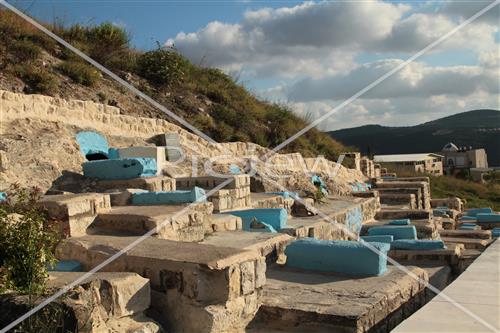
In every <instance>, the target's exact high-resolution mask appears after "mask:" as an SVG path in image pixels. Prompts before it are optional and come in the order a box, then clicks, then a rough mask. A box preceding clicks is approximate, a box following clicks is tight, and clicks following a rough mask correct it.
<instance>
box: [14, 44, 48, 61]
mask: <svg viewBox="0 0 500 333" xmlns="http://www.w3.org/2000/svg"><path fill="white" fill-rule="evenodd" d="M10 49H11V52H12V54H13V55H14V56H15V57H16V59H15V61H16V62H17V63H20V62H26V61H33V60H36V59H38V57H39V56H40V54H41V52H42V50H41V49H40V47H38V46H37V45H36V44H35V43H33V42H32V41H29V40H17V41H14V42H13V43H12V45H11V46H10Z"/></svg>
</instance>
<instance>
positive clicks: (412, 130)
mask: <svg viewBox="0 0 500 333" xmlns="http://www.w3.org/2000/svg"><path fill="white" fill-rule="evenodd" d="M328 133H329V134H330V135H331V136H332V137H333V138H334V139H335V140H337V141H340V142H341V143H343V144H345V145H349V146H355V147H358V148H359V149H360V151H361V152H362V153H364V154H406V153H425V152H439V151H440V150H441V149H442V148H443V146H444V145H445V144H446V143H448V142H453V143H454V144H456V145H457V146H459V147H460V146H467V147H469V146H472V147H473V148H485V149H486V153H487V154H488V164H489V165H490V166H500V110H489V109H484V110H473V111H468V112H463V113H459V114H455V115H453V116H449V117H445V118H440V119H437V120H433V121H430V122H427V123H423V124H420V125H416V126H409V127H387V126H380V125H366V126H360V127H354V128H348V129H341V130H337V131H331V132H328Z"/></svg>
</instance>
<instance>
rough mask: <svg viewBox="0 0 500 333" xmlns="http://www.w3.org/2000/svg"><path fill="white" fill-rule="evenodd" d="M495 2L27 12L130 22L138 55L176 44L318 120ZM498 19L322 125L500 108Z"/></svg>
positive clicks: (414, 119)
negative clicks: (155, 46)
mask: <svg viewBox="0 0 500 333" xmlns="http://www.w3.org/2000/svg"><path fill="white" fill-rule="evenodd" d="M490 1H491V0H488V1H457V2H441V1H412V2H384V1H338V2H332V1H321V2H314V1H310V2H295V1H293V2H292V1H259V2H252V1H244V2H228V1H188V2H186V1H184V2H179V1H168V2H167V1H165V2H162V1H142V2H138V1H135V2H134V1H131V2H128V1H125V2H123V1H122V2H118V1H112V0H111V1H103V2H102V1H101V2H96V1H78V2H69V4H68V3H66V4H62V3H61V2H59V1H52V2H51V1H44V2H41V3H37V4H35V5H34V6H32V7H31V8H30V9H29V11H30V13H31V14H32V15H34V16H35V17H40V18H42V19H43V18H45V19H46V18H47V17H49V16H50V15H51V14H52V17H54V16H58V17H64V18H66V20H69V21H71V22H74V21H78V22H82V21H83V22H85V20H87V21H90V22H99V21H112V22H114V23H115V24H118V25H123V26H124V27H125V28H126V29H127V30H129V31H130V33H131V34H132V36H133V37H134V38H133V42H134V44H135V45H136V46H137V47H139V48H143V49H147V48H151V47H152V46H154V41H158V42H160V43H161V44H165V45H174V46H175V47H176V48H177V49H178V50H179V51H180V52H181V53H183V54H184V55H185V56H187V57H188V58H189V59H190V60H192V61H193V62H194V63H197V64H203V65H207V66H215V67H219V68H221V69H223V70H224V71H226V72H228V73H230V74H231V75H234V76H235V77H238V79H239V81H240V82H241V83H243V84H244V85H245V86H247V87H248V88H249V89H251V90H252V91H253V92H254V93H255V94H257V95H259V96H261V97H263V98H266V99H268V100H271V101H278V102H281V103H286V104H287V105H289V106H290V107H291V108H292V109H293V110H294V111H295V112H297V113H298V114H301V115H303V116H307V117H310V118H314V117H318V116H320V115H322V114H324V113H326V112H328V111H329V110H331V109H332V108H333V107H335V106H336V105H338V104H340V103H341V102H342V101H344V100H345V99H347V98H349V97H350V96H352V95H353V94H355V93H356V92H358V91H359V90H360V89H362V88H364V87H365V86H366V85H368V84H370V83H371V82H373V81H374V80H376V79H378V78H379V77H380V76H382V75H384V74H385V73H386V72H388V71H390V70H392V69H393V68H394V67H396V66H398V65H399V64H401V63H402V62H404V61H405V60H406V59H407V58H409V57H411V56H412V55H414V54H415V53H417V52H419V51H420V50H421V49H423V48H425V47H426V46H427V45H429V44H430V43H432V42H433V41H435V40H436V39H438V38H440V37H441V36H443V35H444V34H446V33H448V32H449V31H451V30H452V29H454V28H455V27H456V26H457V25H459V24H460V23H461V22H463V21H464V20H466V19H467V18H469V17H470V16H472V15H474V14H475V13H476V12H478V11H479V10H481V9H482V8H484V7H486V6H487V5H488V4H489V3H490ZM12 3H15V2H12ZM499 17H500V6H496V7H494V8H493V9H491V10H490V11H489V12H487V13H485V14H484V15H483V16H481V17H479V18H478V19H477V20H475V21H474V22H473V23H471V24H469V25H467V26H466V27H464V28H463V29H462V30H460V31H459V32H457V33H456V34H454V35H453V36H451V37H450V38H449V39H447V40H446V41H445V42H443V43H442V44H440V45H439V46H437V47H436V48H435V49H433V50H432V51H430V52H428V53H426V54H425V55H423V56H422V57H420V58H418V59H417V60H416V61H414V62H412V63H411V64H409V65H408V66H406V67H405V68H404V69H402V70H401V71H400V72H398V73H397V74H395V75H394V76H392V77H390V78H389V79H387V80H385V81H384V82H382V83H381V84H379V85H377V86H376V87H375V88H374V89H373V90H370V91H369V92H368V93H366V94H365V95H363V96H361V98H360V99H358V100H356V101H354V102H353V103H351V104H349V105H348V106H346V107H345V108H343V109H341V110H339V111H338V112H337V113H335V114H333V115H332V116H331V117H330V118H328V119H327V120H325V121H324V122H323V123H322V124H320V126H319V127H320V128H321V129H324V130H332V129H339V128H346V127H353V126H360V125H364V124H373V123H378V124H383V125H393V126H403V125H413V124H417V123H421V122H424V121H428V120H433V119H436V118H439V117H442V116H446V115H450V114H454V113H458V112H463V111H467V110H470V109H475V108H495V109H499V108H500V106H499V103H500V101H499V89H500V87H499V86H500V81H499V80H500V73H499V68H500V67H499V65H500V53H499V52H500V51H499V45H498V44H499V40H500V33H499V31H498V30H499Z"/></svg>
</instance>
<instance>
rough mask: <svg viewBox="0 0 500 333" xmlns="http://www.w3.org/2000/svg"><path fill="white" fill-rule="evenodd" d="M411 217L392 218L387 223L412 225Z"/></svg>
mask: <svg viewBox="0 0 500 333" xmlns="http://www.w3.org/2000/svg"><path fill="white" fill-rule="evenodd" d="M410 224H411V223H410V219H400V220H392V221H389V223H387V225H410Z"/></svg>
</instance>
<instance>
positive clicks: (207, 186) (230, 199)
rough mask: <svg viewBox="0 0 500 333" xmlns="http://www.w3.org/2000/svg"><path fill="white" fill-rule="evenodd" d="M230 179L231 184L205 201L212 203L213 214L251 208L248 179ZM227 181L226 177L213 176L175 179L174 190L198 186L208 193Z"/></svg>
mask: <svg viewBox="0 0 500 333" xmlns="http://www.w3.org/2000/svg"><path fill="white" fill-rule="evenodd" d="M230 177H231V178H232V180H233V181H232V182H230V183H229V184H227V185H226V186H224V188H222V189H220V190H218V191H217V192H215V193H213V194H212V195H210V196H208V197H207V200H209V201H210V202H212V203H213V205H214V211H215V212H225V211H229V210H237V209H243V208H249V207H250V206H251V198H250V177H249V176H248V175H233V176H230ZM227 179H228V178H227V177H226V178H219V177H213V176H202V177H186V178H176V188H177V189H178V190H188V189H191V188H193V187H195V186H198V187H201V188H203V189H204V190H205V191H206V192H209V191H210V190H211V189H213V188H215V187H216V186H218V185H220V184H221V183H223V182H225V181H227Z"/></svg>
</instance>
